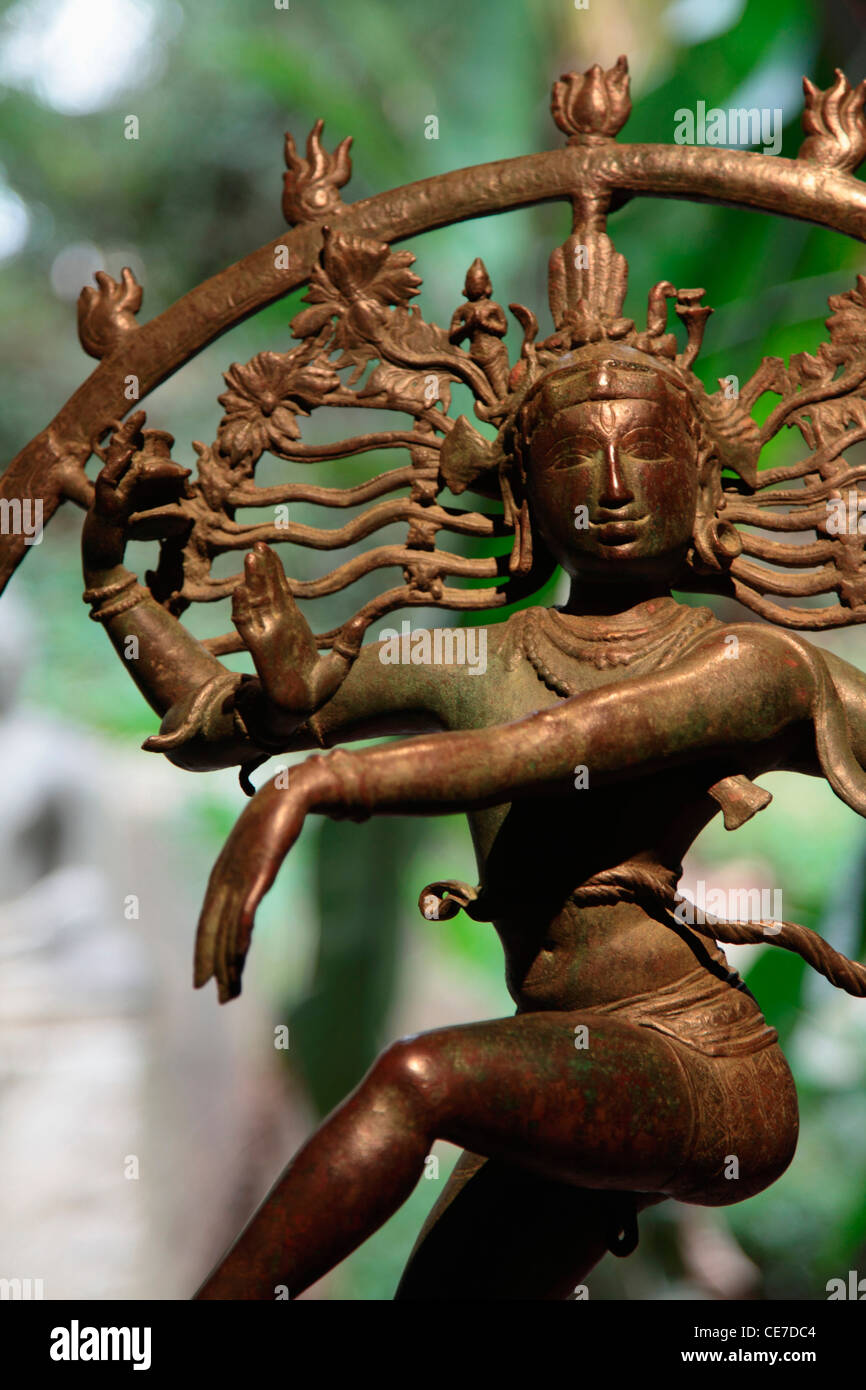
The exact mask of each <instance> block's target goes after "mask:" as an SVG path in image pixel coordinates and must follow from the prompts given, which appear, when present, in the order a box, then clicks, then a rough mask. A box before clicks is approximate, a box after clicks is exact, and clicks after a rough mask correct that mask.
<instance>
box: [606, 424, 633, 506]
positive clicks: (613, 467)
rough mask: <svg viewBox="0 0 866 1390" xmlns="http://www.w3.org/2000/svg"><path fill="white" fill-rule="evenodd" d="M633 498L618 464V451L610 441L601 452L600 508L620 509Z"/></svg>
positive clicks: (620, 464) (620, 465)
mask: <svg viewBox="0 0 866 1390" xmlns="http://www.w3.org/2000/svg"><path fill="white" fill-rule="evenodd" d="M633 497H634V493H633V492H632V491H631V488H630V487H629V485H628V483H627V482H626V478H625V474H624V473H623V469H622V463H621V462H620V457H619V449H618V447H617V445H616V443H615V442H614V441H613V440H611V441H610V442H609V443H608V444H607V445H605V447H604V449H603V450H602V471H601V491H600V493H599V498H598V500H599V504H600V505H601V506H602V507H621V506H623V505H624V504H625V503H626V502H630V501H631V500H632V498H633Z"/></svg>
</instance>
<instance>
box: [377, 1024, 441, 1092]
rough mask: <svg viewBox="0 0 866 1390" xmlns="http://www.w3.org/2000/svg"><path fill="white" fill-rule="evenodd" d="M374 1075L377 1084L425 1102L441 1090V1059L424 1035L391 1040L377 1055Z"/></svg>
mask: <svg viewBox="0 0 866 1390" xmlns="http://www.w3.org/2000/svg"><path fill="white" fill-rule="evenodd" d="M375 1075H376V1080H377V1082H378V1084H379V1085H380V1086H384V1087H386V1088H387V1089H389V1090H397V1091H398V1092H400V1093H401V1094H405V1095H407V1096H412V1097H415V1098H417V1099H419V1100H423V1101H424V1102H428V1103H429V1102H432V1101H434V1100H435V1099H436V1097H437V1096H440V1095H441V1094H442V1092H443V1090H444V1087H443V1069H442V1065H441V1060H440V1058H439V1057H438V1056H437V1052H436V1049H435V1047H434V1046H432V1045H431V1043H430V1042H429V1041H428V1040H427V1039H426V1038H424V1037H423V1036H418V1037H408V1038H400V1039H398V1041H397V1042H394V1043H392V1044H391V1045H390V1047H388V1048H386V1050H385V1051H384V1052H383V1053H382V1055H381V1057H380V1058H379V1061H378V1062H377V1064H376V1068H375Z"/></svg>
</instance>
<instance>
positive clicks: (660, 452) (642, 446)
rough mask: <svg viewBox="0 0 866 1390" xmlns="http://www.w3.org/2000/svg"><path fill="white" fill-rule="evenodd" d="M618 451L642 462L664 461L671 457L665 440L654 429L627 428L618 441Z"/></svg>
mask: <svg viewBox="0 0 866 1390" xmlns="http://www.w3.org/2000/svg"><path fill="white" fill-rule="evenodd" d="M619 452H620V453H622V454H627V455H628V456H629V458H633V459H638V460H639V461H640V462H642V463H664V462H665V461H666V460H667V459H670V458H672V457H673V456H672V454H671V451H670V447H669V445H668V442H667V440H666V439H665V438H664V437H663V436H662V435H660V434H657V433H656V431H655V430H629V432H628V434H625V435H623V437H622V439H621V440H620V441H619Z"/></svg>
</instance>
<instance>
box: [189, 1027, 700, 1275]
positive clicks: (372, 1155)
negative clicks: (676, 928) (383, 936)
mask: <svg viewBox="0 0 866 1390" xmlns="http://www.w3.org/2000/svg"><path fill="white" fill-rule="evenodd" d="M578 1026H581V1027H583V1028H585V1029H586V1030H587V1033H586V1035H585V1038H581V1041H586V1043H587V1046H585V1047H580V1048H577V1047H575V1028H576V1027H578ZM693 1125H694V1105H693V1099H692V1091H691V1087H690V1085H689V1083H688V1079H687V1076H686V1073H685V1071H684V1069H683V1066H682V1064H681V1062H680V1061H679V1060H678V1057H677V1054H676V1053H675V1051H674V1049H673V1048H672V1047H671V1046H670V1045H669V1044H668V1043H667V1042H666V1040H665V1039H664V1038H662V1037H661V1036H660V1035H659V1034H656V1033H653V1032H652V1031H651V1030H649V1029H644V1028H640V1027H638V1026H637V1025H635V1024H632V1023H629V1022H627V1021H626V1020H623V1019H617V1018H610V1017H605V1016H601V1015H597V1014H583V1013H580V1012H569V1013H553V1012H543V1013H529V1014H519V1015H517V1016H516V1017H514V1018H507V1019H497V1020H495V1021H493V1022H488V1023H475V1024H468V1025H465V1026H461V1027H454V1028H444V1029H439V1030H437V1031H435V1032H432V1033H427V1034H423V1035H421V1036H418V1037H414V1038H408V1039H404V1040H403V1041H401V1042H399V1043H396V1044H395V1045H394V1046H393V1047H391V1048H389V1049H388V1051H387V1052H385V1053H384V1054H383V1055H382V1057H380V1058H379V1060H378V1061H377V1062H376V1063H375V1064H374V1066H373V1067H372V1069H371V1070H370V1072H369V1073H368V1074H367V1076H366V1077H365V1078H364V1080H363V1081H362V1082H361V1084H360V1086H358V1087H357V1089H356V1090H355V1091H354V1092H353V1093H352V1095H350V1096H349V1097H348V1098H347V1099H346V1100H345V1101H344V1102H343V1103H342V1105H340V1106H339V1107H338V1108H337V1109H336V1110H335V1111H334V1112H333V1114H332V1115H331V1116H330V1117H329V1118H328V1119H327V1120H326V1121H325V1123H324V1124H323V1125H322V1126H321V1128H320V1129H319V1130H318V1131H317V1132H316V1133H315V1134H314V1135H313V1136H312V1138H311V1139H310V1140H309V1141H308V1143H307V1144H305V1145H304V1147H303V1148H302V1149H301V1150H300V1152H299V1153H298V1154H297V1156H296V1157H295V1158H294V1160H293V1161H292V1162H291V1163H290V1165H289V1167H288V1168H287V1169H286V1171H285V1173H284V1174H283V1176H282V1178H281V1179H280V1181H279V1182H278V1183H277V1185H276V1187H275V1188H274V1189H273V1191H272V1192H271V1193H270V1194H269V1196H268V1197H267V1198H266V1200H265V1202H264V1203H263V1205H262V1207H261V1208H260V1209H259V1211H258V1212H257V1214H256V1215H255V1217H254V1218H253V1220H252V1222H251V1223H250V1225H249V1226H248V1227H247V1229H246V1230H245V1231H244V1233H243V1234H242V1236H241V1237H240V1239H239V1240H238V1242H237V1244H236V1245H235V1246H234V1247H233V1248H232V1250H231V1251H230V1252H229V1254H228V1255H227V1257H226V1258H225V1259H224V1261H223V1262H222V1264H221V1265H220V1266H219V1267H218V1269H217V1270H216V1272H215V1273H214V1274H213V1275H212V1276H211V1278H210V1279H209V1280H208V1281H207V1283H206V1284H205V1285H204V1287H203V1289H202V1290H201V1291H200V1293H199V1295H198V1297H199V1298H207V1299H220V1298H229V1299H238V1298H243V1299H271V1298H273V1297H274V1289H275V1287H276V1286H278V1285H286V1286H288V1289H289V1293H290V1296H292V1297H294V1296H296V1295H297V1294H298V1293H300V1292H302V1290H303V1289H305V1288H307V1287H309V1285H310V1284H312V1283H314V1282H315V1280H317V1279H319V1278H321V1277H322V1275H324V1274H326V1273H327V1272H328V1270H330V1269H332V1268H333V1267H334V1265H336V1264H338V1263H339V1262H340V1260H342V1259H344V1258H345V1257H346V1256H347V1255H348V1254H350V1253H351V1251H352V1250H354V1249H356V1247H357V1246H358V1245H360V1244H361V1243H362V1242H363V1241H364V1240H366V1239H367V1237H368V1236H370V1235H372V1233H373V1232H374V1231H375V1230H378V1228H379V1227H380V1226H381V1225H382V1224H383V1223H384V1222H385V1221H386V1220H387V1219H388V1217H389V1216H391V1215H392V1214H393V1212H394V1211H396V1210H397V1208H398V1207H399V1206H401V1205H402V1203H403V1202H404V1201H405V1199H406V1198H407V1197H408V1196H409V1193H410V1192H411V1191H412V1189H413V1188H414V1186H415V1184H416V1182H417V1181H418V1179H419V1178H420V1176H421V1174H422V1172H423V1168H424V1159H425V1157H426V1155H427V1154H428V1153H429V1151H430V1147H431V1145H432V1144H433V1142H434V1140H435V1139H437V1138H438V1139H445V1140H449V1141H450V1142H452V1143H454V1144H458V1145H460V1146H461V1147H463V1148H466V1149H469V1150H470V1151H471V1152H472V1153H475V1154H479V1155H482V1156H484V1157H488V1158H494V1159H497V1160H499V1161H500V1162H502V1163H505V1164H509V1165H512V1166H517V1167H520V1168H524V1169H526V1170H528V1171H529V1172H532V1173H535V1174H537V1175H539V1176H541V1177H543V1178H546V1179H547V1180H549V1181H552V1182H554V1183H561V1182H565V1183H569V1184H572V1185H574V1186H577V1187H581V1186H583V1187H593V1188H613V1189H616V1190H618V1191H620V1192H636V1191H637V1192H651V1193H652V1192H655V1193H663V1192H664V1191H665V1190H666V1188H667V1186H668V1183H669V1182H670V1181H671V1180H672V1178H673V1176H674V1175H675V1174H677V1173H679V1172H680V1171H681V1170H682V1168H683V1166H684V1165H685V1164H686V1163H687V1158H688V1154H689V1152H690V1146H691V1139H692V1130H693Z"/></svg>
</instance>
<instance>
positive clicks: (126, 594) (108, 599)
mask: <svg viewBox="0 0 866 1390" xmlns="http://www.w3.org/2000/svg"><path fill="white" fill-rule="evenodd" d="M147 597H148V591H147V589H145V588H143V587H142V586H141V585H140V584H139V582H138V579H137V578H136V576H135V575H134V574H128V575H125V576H124V578H123V579H116V580H115V581H114V582H113V583H112V584H103V585H101V586H100V587H99V588H95V589H85V590H84V593H83V594H82V598H83V599H84V602H85V603H90V604H93V608H92V610H91V613H90V617H91V619H92V620H93V622H95V623H104V622H107V621H108V619H109V618H116V617H117V615H118V614H119V613H125V612H127V610H128V609H130V608H135V606H136V604H139V603H141V602H142V600H143V599H146V598H147Z"/></svg>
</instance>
